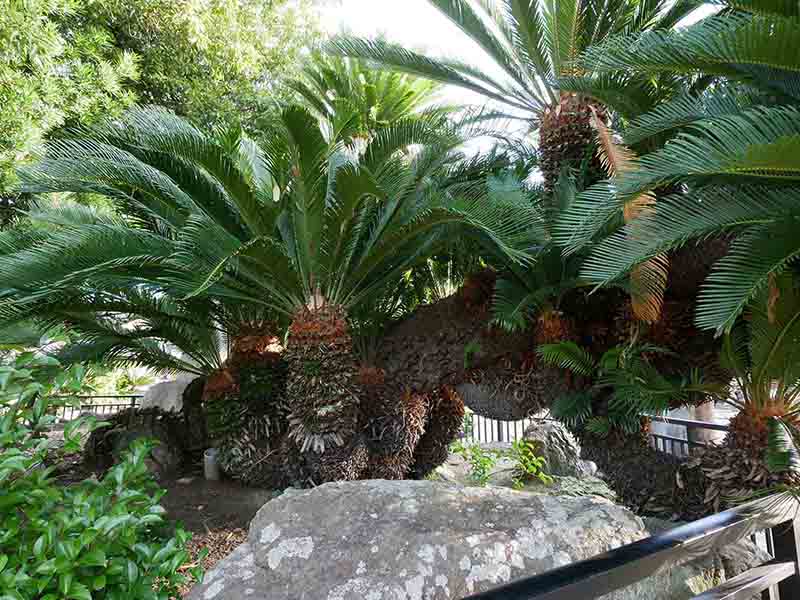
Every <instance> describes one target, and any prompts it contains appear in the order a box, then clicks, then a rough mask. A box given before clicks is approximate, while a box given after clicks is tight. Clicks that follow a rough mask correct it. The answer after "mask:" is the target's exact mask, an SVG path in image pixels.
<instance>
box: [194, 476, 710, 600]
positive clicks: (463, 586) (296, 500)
mask: <svg viewBox="0 0 800 600" xmlns="http://www.w3.org/2000/svg"><path fill="white" fill-rule="evenodd" d="M646 535H647V532H646V530H645V528H644V525H643V523H642V521H641V520H640V519H639V518H638V517H636V516H635V515H634V514H633V513H631V512H630V511H628V510H627V509H625V508H622V507H620V506H616V505H614V504H612V503H611V502H608V501H606V500H603V499H599V498H593V497H582V498H557V497H551V496H546V495H534V494H529V493H525V492H515V491H512V490H509V489H506V488H495V487H488V488H474V487H473V488H467V487H459V486H454V485H452V484H446V483H439V482H432V481H384V480H373V481H355V482H343V483H328V484H325V485H322V486H320V487H317V488H315V489H312V490H305V491H295V490H289V491H287V492H286V493H284V494H283V495H282V496H280V497H278V498H276V499H275V500H272V501H270V502H269V503H267V504H266V505H265V506H264V507H263V508H261V510H260V511H259V512H258V514H257V515H256V516H255V518H254V519H253V521H252V523H251V525H250V531H249V535H248V540H247V542H246V543H244V544H243V545H241V546H240V547H239V548H238V549H237V550H236V551H235V552H234V553H233V554H231V555H230V556H228V557H227V558H226V559H224V560H222V561H221V562H220V563H219V564H218V565H217V567H216V568H215V569H213V570H212V571H210V572H208V573H207V574H206V576H205V579H204V581H203V583H202V584H201V585H198V586H196V587H195V588H194V589H193V590H192V592H191V594H190V596H189V598H190V600H242V599H247V598H251V599H253V600H266V599H269V600H449V599H451V598H452V599H455V598H462V597H464V596H465V595H467V594H470V593H474V592H480V591H484V590H488V589H491V588H493V587H496V586H497V585H500V584H502V583H505V582H508V581H511V580H513V579H516V578H519V577H523V576H526V575H534V574H537V573H542V572H544V571H547V570H548V569H552V568H554V567H558V566H561V565H565V564H568V563H571V562H574V561H577V560H581V559H585V558H588V557H590V556H593V555H595V554H598V553H601V552H604V551H606V550H609V549H611V548H615V547H617V546H621V545H623V544H627V543H630V542H633V541H635V540H638V539H640V538H642V537H646ZM700 574H701V570H700V569H699V568H698V567H695V566H685V567H676V568H673V569H670V570H669V571H668V572H666V573H663V574H660V575H656V576H654V577H652V578H650V579H649V580H647V581H645V582H641V583H639V584H636V585H634V586H631V587H629V588H627V589H625V590H622V591H619V592H615V593H613V594H610V595H608V596H606V598H607V599H608V600H612V599H613V600H645V599H646V600H681V599H683V598H691V597H692V596H693V595H694V592H693V591H692V589H691V588H690V586H689V584H688V583H687V581H689V580H690V579H692V578H693V577H696V576H698V575H700Z"/></svg>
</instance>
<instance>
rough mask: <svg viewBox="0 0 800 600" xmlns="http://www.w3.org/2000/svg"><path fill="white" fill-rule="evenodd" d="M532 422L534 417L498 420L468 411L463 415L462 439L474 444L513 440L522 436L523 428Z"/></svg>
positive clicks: (526, 427) (525, 428)
mask: <svg viewBox="0 0 800 600" xmlns="http://www.w3.org/2000/svg"><path fill="white" fill-rule="evenodd" d="M533 422H534V419H519V420H517V421H500V420H497V419H488V418H486V417H482V416H480V415H476V414H475V413H468V414H467V415H466V416H465V417H464V427H463V428H462V434H463V438H462V439H463V440H464V441H467V442H471V443H475V444H491V443H495V442H515V441H517V440H519V439H522V438H523V437H524V434H525V430H527V429H528V427H530V425H531V423H533Z"/></svg>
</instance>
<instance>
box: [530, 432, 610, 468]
mask: <svg viewBox="0 0 800 600" xmlns="http://www.w3.org/2000/svg"><path fill="white" fill-rule="evenodd" d="M523 437H524V438H525V439H526V440H531V441H533V442H535V443H536V445H537V446H538V450H539V454H540V455H541V456H542V457H543V458H544V459H545V460H546V461H547V468H546V470H547V473H548V474H550V475H561V476H563V477H589V476H592V475H595V474H596V473H597V465H595V464H594V463H593V462H592V461H589V460H583V459H581V457H580V456H581V447H580V445H579V444H578V440H576V439H575V436H573V435H572V434H571V433H570V432H569V431H568V430H567V428H566V427H565V426H564V425H563V424H562V423H560V422H558V421H553V420H549V419H547V420H546V419H537V420H535V421H533V423H531V425H530V426H529V427H528V429H526V430H525V433H524V435H523Z"/></svg>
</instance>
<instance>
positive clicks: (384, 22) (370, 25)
mask: <svg viewBox="0 0 800 600" xmlns="http://www.w3.org/2000/svg"><path fill="white" fill-rule="evenodd" d="M322 13H323V23H326V24H327V25H328V27H329V28H330V31H331V33H336V32H338V31H341V30H346V31H347V32H349V33H352V34H355V35H359V36H363V37H370V38H372V37H377V36H383V37H385V38H386V39H387V40H389V41H392V42H397V43H399V44H402V45H403V46H406V47H408V48H412V49H414V50H418V51H419V50H423V51H425V53H426V54H429V55H432V56H447V57H455V58H459V59H461V60H463V61H464V62H467V63H470V64H472V65H475V66H477V67H479V68H481V69H483V70H486V71H488V72H490V73H493V74H495V75H497V74H498V69H497V67H496V66H495V65H494V63H493V62H492V61H491V60H490V59H488V58H487V57H486V55H485V54H484V53H483V52H482V51H481V49H480V48H479V47H478V46H477V45H476V44H475V43H473V42H472V41H471V40H470V39H469V38H468V37H467V36H466V35H465V34H464V33H463V32H462V31H461V30H460V29H459V28H458V27H456V26H455V25H453V24H452V23H451V22H450V21H449V20H448V19H447V17H445V16H443V15H442V14H441V13H440V12H439V11H438V10H436V9H435V8H433V7H432V6H431V5H430V4H429V2H428V0H328V2H327V6H325V7H323V9H322ZM445 98H446V99H447V100H450V101H458V102H460V103H462V104H483V103H484V102H485V100H484V98H483V96H481V95H480V94H476V93H474V92H471V91H468V90H462V89H460V88H455V89H452V88H451V89H449V90H448V91H447V92H446V93H445Z"/></svg>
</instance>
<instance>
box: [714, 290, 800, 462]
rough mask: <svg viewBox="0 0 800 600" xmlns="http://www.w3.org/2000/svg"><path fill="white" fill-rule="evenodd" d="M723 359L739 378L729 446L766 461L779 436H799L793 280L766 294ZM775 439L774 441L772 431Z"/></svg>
mask: <svg viewBox="0 0 800 600" xmlns="http://www.w3.org/2000/svg"><path fill="white" fill-rule="evenodd" d="M722 358H723V360H724V362H725V365H726V366H727V368H728V369H729V370H730V371H731V372H732V373H733V374H734V380H735V382H736V387H735V390H736V391H737V392H738V393H736V394H735V395H732V396H731V397H729V398H727V399H726V401H727V402H729V403H731V404H732V405H734V406H735V407H736V408H738V409H739V414H737V415H736V416H735V417H734V418H733V419H731V423H730V433H729V436H728V444H729V445H730V446H731V447H733V448H737V449H742V450H745V451H747V452H749V453H750V454H751V455H753V456H755V457H763V456H764V451H765V449H766V448H768V447H769V448H770V449H771V450H772V451H776V450H780V445H781V444H780V443H779V442H780V437H781V435H780V434H788V436H789V439H790V440H791V439H792V438H793V437H795V436H797V435H798V432H800V427H799V426H800V289H798V284H797V281H795V280H793V278H792V277H791V276H788V275H783V276H781V277H780V278H778V279H777V280H776V281H775V282H774V287H773V288H772V291H770V290H769V289H764V290H762V291H761V292H760V293H759V295H758V296H757V297H756V301H755V302H753V303H752V304H751V306H750V307H749V308H748V311H747V314H746V318H745V319H744V320H742V321H740V322H738V323H737V325H736V326H735V327H734V328H733V330H732V331H731V332H730V333H729V334H728V335H727V336H726V337H725V343H724V345H723V354H722ZM778 424H780V426H779V427H778V428H777V431H773V436H772V437H773V438H775V439H772V440H770V437H771V436H770V429H775V428H776V426H777V425H778Z"/></svg>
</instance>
